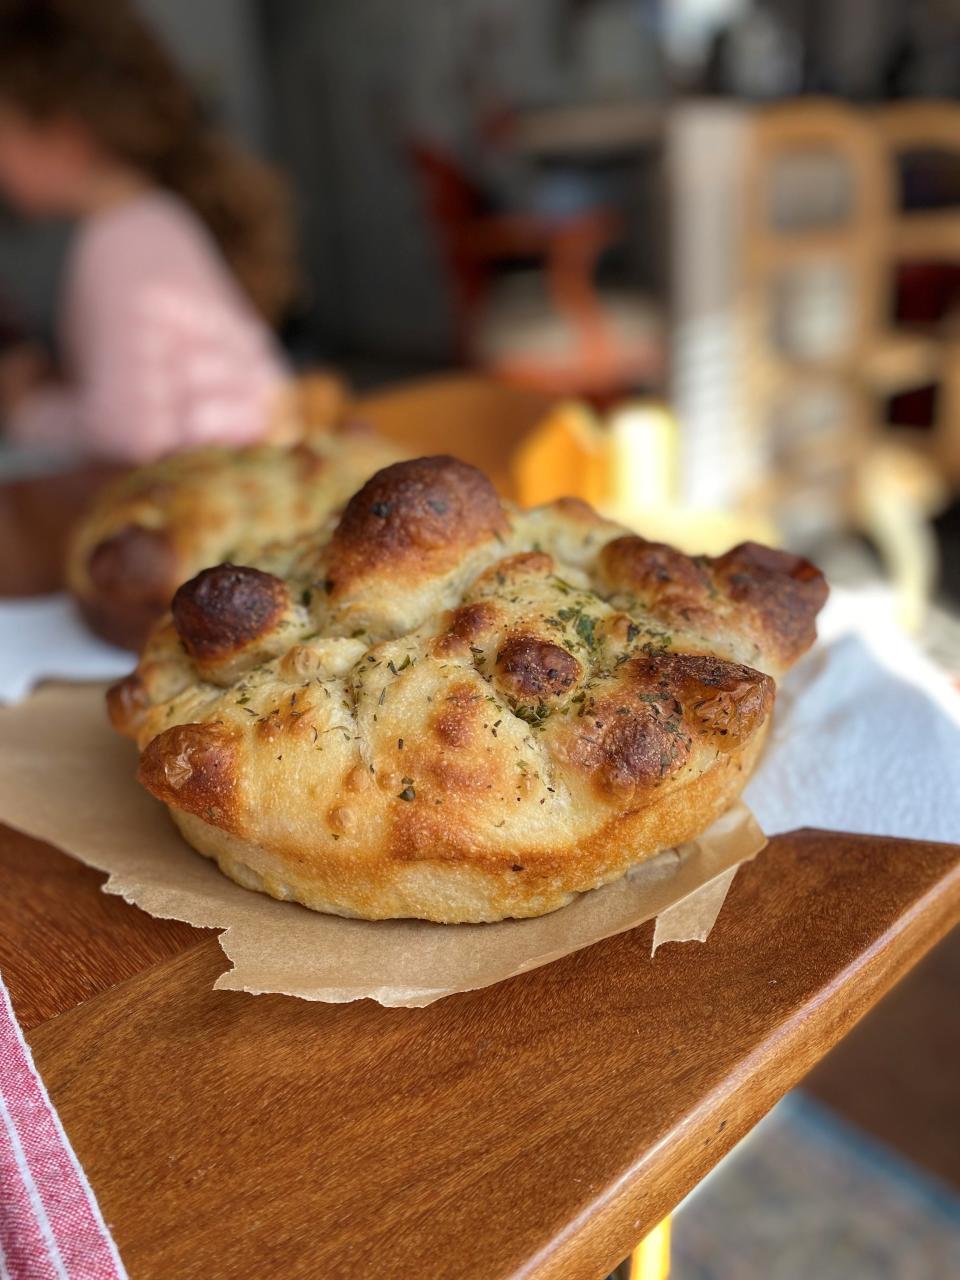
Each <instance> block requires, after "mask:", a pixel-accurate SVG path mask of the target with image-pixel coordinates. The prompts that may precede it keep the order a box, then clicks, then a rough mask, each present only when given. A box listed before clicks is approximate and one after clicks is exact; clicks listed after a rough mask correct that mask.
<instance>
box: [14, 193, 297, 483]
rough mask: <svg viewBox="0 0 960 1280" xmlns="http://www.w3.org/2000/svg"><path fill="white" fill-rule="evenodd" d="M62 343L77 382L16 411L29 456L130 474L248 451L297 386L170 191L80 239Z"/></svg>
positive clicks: (108, 216)
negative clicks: (212, 447) (287, 386)
mask: <svg viewBox="0 0 960 1280" xmlns="http://www.w3.org/2000/svg"><path fill="white" fill-rule="evenodd" d="M61 330H62V332H61V342H62V349H63V357H64V363H65V372H66V375H67V377H68V378H69V379H70V381H69V383H68V384H66V385H65V386H62V387H51V388H44V389H42V390H39V391H37V392H35V393H33V394H32V395H31V396H30V397H29V398H28V399H27V400H25V401H24V402H23V403H22V404H21V405H20V406H19V407H18V409H17V411H16V413H15V414H14V415H13V417H12V421H11V422H10V423H9V428H10V432H11V434H12V436H13V437H14V439H15V440H17V441H18V442H19V443H21V444H25V445H36V446H40V447H53V448H60V449H70V450H72V451H76V452H80V453H84V454H96V455H100V456H105V457H109V458H115V459H120V460H123V461H132V462H142V461H146V460H148V459H151V458H156V457H158V456H160V455H161V454H164V453H169V452H170V451H171V450H174V449H182V448H186V447H189V446H194V445H201V444H213V443H225V444H243V443H246V442H247V441H250V440H255V439H257V438H258V437H259V436H261V435H262V434H263V433H264V432H265V431H266V429H267V426H268V423H269V415H270V410H271V408H272V406H273V405H274V404H275V403H276V401H277V399H278V396H279V392H280V390H281V388H282V387H283V385H284V383H285V381H286V378H287V374H286V370H285V368H284V365H283V362H282V359H281V357H280V355H279V352H278V351H277V349H276V347H275V345H274V342H273V339H272V336H271V334H270V332H269V330H268V329H267V327H266V325H265V324H264V323H263V322H262V321H261V320H260V319H259V317H258V316H257V314H256V313H255V311H254V309H253V307H252V305H251V304H250V303H249V302H248V300H247V299H246V297H245V296H244V295H243V293H242V292H241V289H240V287H239V285H238V284H237V283H236V282H235V281H234V279H233V277H232V276H231V274H230V271H229V269H228V267H227V266H226V264H225V262H224V260H223V258H222V257H221V256H220V253H219V250H218V249H217V247H216V245H215V244H214V242H213V240H212V239H211V237H210V235H209V233H208V232H207V230H206V228H205V227H204V226H203V225H202V223H201V222H200V221H199V219H198V218H197V217H196V215H195V214H194V213H193V212H192V211H191V210H190V209H189V208H188V207H187V206H186V205H185V204H184V203H183V202H182V201H180V200H179V199H177V198H176V197H175V196H173V195H169V194H166V193H164V192H159V191H157V192H151V193H149V194H146V195H143V196H138V197H137V198H136V199H133V200H130V201H128V202H127V203H126V204H123V205H119V206H117V207H116V208H114V209H110V210H107V211H106V212H104V213H101V214H98V215H96V216H95V217H92V218H90V219H88V220H87V221H86V222H85V223H84V224H83V225H82V226H81V228H80V230H79V231H78V233H77V236H76V240H75V242H74V245H73V248H72V251H71V256H70V261H69V266H68V273H67V281H66V286H65V293H64V304H63V310H62V325H61Z"/></svg>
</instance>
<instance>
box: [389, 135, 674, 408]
mask: <svg viewBox="0 0 960 1280" xmlns="http://www.w3.org/2000/svg"><path fill="white" fill-rule="evenodd" d="M411 154H412V157H413V162H414V167H415V170H416V173H417V176H418V178H419V181H420V185H421V188H422V190H423V193H424V197H425V201H426V205H427V208H428V211H429V214H430V218H431V220H432V223H433V227H434V232H435V234H436V238H437V242H438V244H439V246H440V249H441V252H442V254H443V258H444V261H445V264H446V268H447V273H448V277H449V281H450V287H451V290H452V294H453V301H454V314H455V324H456V336H457V346H458V353H459V355H460V358H461V359H463V360H464V361H465V362H466V363H469V364H473V365H476V366H478V367H480V368H483V369H485V370H487V371H488V372H490V373H491V374H493V375H494V376H495V377H498V378H501V379H504V380H506V381H509V382H514V383H518V384H521V385H526V386H529V387H534V388H537V389H539V390H542V391H546V392H549V393H551V394H556V395H585V396H589V397H591V398H594V399H597V400H600V401H609V400H611V399H613V398H614V397H615V396H617V395H618V394H620V393H622V392H623V391H625V390H630V389H635V388H637V387H640V386H643V385H647V384H649V383H651V382H652V381H654V380H656V379H657V378H658V377H659V376H660V375H661V373H662V370H663V357H664V349H663V337H662V333H661V328H660V321H659V316H658V314H657V311H656V309H655V308H654V307H653V306H651V305H650V303H648V302H647V301H646V300H644V299H643V298H640V297H638V296H635V295H632V294H629V293H627V292H623V291H619V290H608V289H601V288H600V287H599V286H598V285H597V282H596V279H595V271H596V266H597V262H598V259H599V257H600V254H601V253H602V252H603V250H604V249H605V248H607V247H608V246H609V245H610V244H612V243H613V242H614V241H615V239H616V237H617V233H618V230H619V227H620V219H619V218H618V217H617V216H616V214H614V213H613V212H611V211H610V210H608V209H602V208H598V209H595V210H590V211H587V212H584V213H582V214H579V215H573V216H570V217H564V218H559V217H547V216H545V215H542V214H524V213H491V212H488V211H486V209H485V207H484V201H483V197H482V193H481V192H480V191H479V189H478V188H477V187H476V186H475V185H474V184H473V183H472V182H471V181H470V179H469V178H468V177H467V176H466V174H465V173H464V172H463V170H462V169H461V167H460V166H459V164H458V163H457V161H456V160H455V159H454V158H453V157H452V156H450V155H449V154H447V153H445V152H443V151H441V150H439V149H437V148H434V147H429V146H426V145H423V144H416V145H414V146H413V147H412V148H411ZM511 262H512V263H514V264H516V263H525V262H535V263H537V264H539V265H538V266H537V268H536V269H533V270H525V271H520V272H517V271H514V272H511V273H509V274H507V275H504V274H503V272H502V268H503V267H504V265H505V264H507V263H511ZM498 268H499V269H500V270H499V271H498Z"/></svg>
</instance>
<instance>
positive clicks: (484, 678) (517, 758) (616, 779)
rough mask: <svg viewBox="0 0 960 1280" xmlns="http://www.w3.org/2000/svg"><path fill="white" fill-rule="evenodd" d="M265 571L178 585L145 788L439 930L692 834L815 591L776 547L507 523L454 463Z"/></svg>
mask: <svg viewBox="0 0 960 1280" xmlns="http://www.w3.org/2000/svg"><path fill="white" fill-rule="evenodd" d="M493 504H495V505H493ZM271 569H272V575H271V574H267V573H264V572H258V571H255V570H247V571H244V572H243V573H239V574H238V571H237V570H236V569H235V568H233V567H230V566H227V567H225V568H221V569H219V570H211V571H208V572H207V573H206V574H202V575H200V577H199V578H198V579H196V580H195V581H194V582H193V583H191V584H188V585H187V586H186V587H184V588H183V589H182V591H181V593H179V596H178V598H179V600H180V602H181V603H180V604H179V605H178V607H177V609H176V610H175V612H174V618H173V621H172V623H171V624H168V625H167V626H166V627H164V628H161V629H160V630H158V631H157V632H156V633H155V635H154V637H153V639H152V641H151V643H150V645H149V646H148V648H147V651H146V652H145V654H144V656H143V658H142V659H141V662H140V665H139V667H138V671H137V674H136V676H134V677H132V678H130V679H128V681H126V682H123V684H122V685H121V686H120V687H119V688H118V689H117V690H116V691H115V692H114V694H113V695H112V700H111V714H112V716H113V719H114V722H115V723H116V724H117V725H118V727H119V728H120V729H121V730H122V731H124V732H128V733H131V734H134V735H135V736H136V737H137V738H138V741H139V742H140V746H141V749H142V751H143V765H142V769H141V779H142V781H143V783H144V785H146V786H147V787H148V789H149V790H151V791H152V792H153V793H154V794H155V795H157V796H158V797H159V798H160V799H162V800H163V801H164V802H165V803H166V804H168V805H169V806H170V807H171V810H172V811H173V813H174V815H175V817H176V819H177V821H178V823H179V824H180V826H181V828H182V829H183V830H184V832H185V833H186V834H187V836H188V838H189V839H190V840H191V841H192V842H193V843H195V844H196V845H197V847H198V848H200V849H201V851H203V852H205V853H207V854H209V855H211V856H214V857H216V858H217V859H218V861H219V862H220V865H221V866H222V867H223V868H224V869H225V870H226V871H227V873H228V874H230V875H232V876H234V877H235V878H236V879H238V880H240V882H241V883H243V884H248V885H250V886H252V887H255V888H259V889H263V890H264V891H266V892H269V893H273V894H274V895H275V896H278V897H285V898H294V899H296V900H298V901H301V902H304V903H306V904H307V905H308V906H312V907H315V908H317V909H321V910H327V911H336V912H340V913H342V914H347V915H351V914H353V915H361V916H368V917H372V918H382V917H386V916H393V915H412V916H422V917H425V918H428V919H433V920H440V921H461V920H477V921H479V920H495V919H500V918H502V917H503V916H505V915H516V916H524V915H536V914H541V913H542V912H545V911H549V910H553V909H555V908H556V907H558V906H561V905H563V904H564V903H565V902H567V901H568V900H569V898H570V896H571V894H573V893H576V892H579V891H581V890H584V889H588V888H591V887H593V886H594V885H597V884H601V883H603V882H604V881H605V880H607V879H610V878H611V877H614V876H616V875H619V874H621V873H622V872H623V871H624V870H625V869H626V868H627V867H628V866H629V865H630V864H631V863H634V862H637V861H640V860H641V859H642V858H644V857H647V856H650V855H651V854H653V853H655V852H657V851H658V850H659V849H661V848H663V847H666V846H668V845H671V844H674V843H676V842H679V841H683V840H686V839H689V838H692V837H693V836H695V835H696V834H698V833H699V832H700V831H702V830H703V829H704V827H705V826H707V825H708V823H709V822H710V821H712V819H713V818H714V817H716V816H717V815H718V814H719V813H720V812H722V810H723V809H724V808H725V807H726V806H727V805H729V803H730V802H731V801H732V800H733V799H734V797H735V796H736V795H737V794H738V793H739V791H740V789H741V788H742V786H743V784H744V782H745V781H746V779H747V777H748V776H749V772H750V769H751V768H752V767H753V763H754V761H755V759H756V756H757V753H758V751H759V747H760V743H761V742H762V740H763V737H764V734H765V732H766V729H767V726H768V724H769V718H770V713H771V710H772V706H773V700H774V679H773V678H774V677H775V676H777V675H779V673H780V672H781V671H782V670H784V669H785V667H786V666H788V665H789V663H790V662H791V661H792V660H793V659H794V658H795V657H796V656H797V655H798V654H799V652H800V651H801V649H802V647H803V646H804V645H805V644H806V643H808V642H809V640H810V639H811V638H812V634H813V619H814V616H815V614H816V611H817V609H818V608H819V605H820V602H821V601H822V598H823V594H824V590H825V589H824V587H823V585H822V579H820V577H819V575H818V574H817V571H816V570H814V569H813V568H812V566H809V565H807V563H806V562H804V561H800V560H798V559H797V558H796V557H791V556H787V555H785V554H783V553H777V552H767V551H766V549H758V548H753V547H747V548H738V549H736V550H735V551H733V552H731V553H729V554H728V555H727V556H725V557H720V558H719V559H717V560H705V559H697V560H693V559H690V558H688V557H686V556H684V555H682V554H681V553H680V552H678V551H676V550H674V549H673V548H670V547H665V546H662V545H660V544H656V543H649V542H646V541H645V540H643V539H641V538H636V537H634V536H633V535H630V534H628V533H627V532H626V531H625V530H624V529H622V528H621V527H619V526H616V525H612V524H610V523H609V522H606V521H603V520H601V519H600V517H598V516H596V515H595V514H594V513H593V512H591V511H590V509H589V508H585V507H584V506H583V505H582V504H579V503H570V502H564V503H557V504H550V505H548V506H547V507H543V508H539V509H537V510H535V511H531V512H516V511H511V510H509V509H506V508H504V507H502V506H501V504H500V503H499V502H496V500H495V499H493V498H492V497H491V492H490V491H489V489H488V486H487V485H486V482H485V481H483V479H482V477H479V474H478V473H476V472H474V471H473V469H472V468H467V467H465V466H464V465H463V464H460V463H455V462H453V461H452V460H450V459H426V460H419V461H418V462H417V463H412V464H407V465H404V466H400V467H391V468H388V469H386V470H385V471H383V472H381V473H380V474H379V475H378V476H377V477H375V479H374V480H373V481H372V482H370V483H369V484H368V485H366V486H365V487H364V488H363V489H362V490H361V491H360V492H359V493H358V494H357V495H356V497H355V498H354V499H353V500H351V502H350V503H349V504H348V507H347V509H346V510H345V512H344V515H343V516H342V518H341V521H340V524H339V526H338V527H337V528H335V529H330V530H327V531H323V532H320V533H318V534H317V535H315V536H314V537H313V538H310V539H307V540H305V541H303V542H301V543H299V544H296V545H294V546H291V547H289V548H287V549H286V550H285V551H284V550H283V549H278V550H277V552H276V555H275V559H274V561H273V563H272V565H271ZM184 646H186V650H187V651H186V652H185V651H184ZM191 655H192V656H191Z"/></svg>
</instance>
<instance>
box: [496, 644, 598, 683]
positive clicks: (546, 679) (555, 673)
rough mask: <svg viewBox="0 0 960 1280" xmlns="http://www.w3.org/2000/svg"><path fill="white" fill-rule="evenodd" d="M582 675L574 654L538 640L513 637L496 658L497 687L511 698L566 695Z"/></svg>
mask: <svg viewBox="0 0 960 1280" xmlns="http://www.w3.org/2000/svg"><path fill="white" fill-rule="evenodd" d="M581 671H582V668H581V666H580V663H579V662H578V661H577V659H576V658H575V657H574V656H573V654H572V653H570V652H568V650H566V649H563V648H561V646H560V645H558V644H553V643H552V642H551V641H550V640H542V639H541V638H540V637H539V636H533V635H515V636H511V637H510V639H509V640H507V642H506V643H505V644H504V646H503V648H502V649H501V650H500V652H499V653H498V654H497V683H498V684H499V686H500V688H501V689H503V691H504V692H505V693H506V694H508V695H509V696H510V697H512V698H518V699H529V698H550V697H556V696H557V695H559V694H563V693H567V692H568V691H569V690H570V689H572V688H573V686H574V685H575V684H576V683H577V680H578V679H579V678H580V674H581Z"/></svg>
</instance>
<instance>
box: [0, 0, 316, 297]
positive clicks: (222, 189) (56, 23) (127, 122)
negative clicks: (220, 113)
mask: <svg viewBox="0 0 960 1280" xmlns="http://www.w3.org/2000/svg"><path fill="white" fill-rule="evenodd" d="M0 99H3V100H6V101H7V102H9V103H11V104H13V105H14V106H15V107H16V108H17V109H18V110H20V111H22V112H23V113H24V114H25V115H27V116H28V117H30V118H32V119H36V120H43V119H51V118H56V117H57V116H61V115H69V116H73V117H75V118H77V119H80V120H82V121H83V122H84V123H85V125H86V126H87V128H89V129H90V131H91V132H92V133H93V135H94V136H95V137H96V138H97V139H98V141H99V142H100V144H101V145H102V146H103V147H105V148H106V149H107V150H109V151H110V152H111V153H113V154H114V155H116V156H117V157H119V158H120V159H122V160H123V161H124V162H126V163H128V164H130V165H132V166H134V167H135V168H137V169H139V170H140V171H141V172H143V173H144V174H146V175H147V176H148V177H149V178H151V179H152V180H153V181H154V182H156V183H157V184H158V185H159V186H161V187H164V188H166V189H167V190H169V191H172V192H174V193H176V194H177V195H178V196H180V197H181V198H182V199H183V200H184V201H185V202H186V203H187V204H188V205H190V206H191V208H192V209H193V210H194V211H195V212H196V214H197V215H198V216H199V217H200V219H201V220H202V221H203V222H204V223H205V224H206V226H207V228H208V229H209V231H210V233H211V234H212V236H213V238H214V239H215V241H216V242H217V244H218V245H219V247H220V251H221V252H222V254H223V256H224V258H225V259H226V261H227V263H228V265H229V266H230V268H231V269H232V271H233V273H234V275H235V276H236V278H237V279H238V281H239V282H240V284H241V286H242V287H243V288H244V289H245V291H246V292H247V294H248V295H249V297H250V299H251V300H252V302H253V303H254V305H255V307H256V308H257V309H258V310H259V311H260V312H261V314H262V315H263V316H264V317H265V318H266V319H267V320H268V321H270V322H275V321H277V320H278V319H279V318H281V317H282V316H283V313H284V312H285V311H286V309H287V308H288V307H289V305H290V303H291V301H292V299H293V298H294V296H295V294H296V292H297V286H298V278H297V271H296V266H295V249H294V236H293V223H292V210H291V203H290V199H289V194H288V191H287V187H286V184H285V183H284V181H283V180H282V179H281V178H280V176H279V175H278V174H276V173H275V172H274V171H273V170H272V169H270V168H269V167H268V166H267V165H266V164H264V163H263V162H261V161H260V160H258V159H256V158H255V157H254V156H252V155H250V154H248V153H247V152H246V151H244V150H242V149H241V148H240V147H238V146H236V145H235V144H234V143H233V142H232V141H231V140H230V139H229V138H228V137H227V136H226V135H225V134H224V133H223V132H222V131H221V130H219V129H217V128H214V127H212V126H211V125H210V124H209V123H208V122H207V121H206V120H205V118H204V113H203V110H202V108H201V105H200V103H199V101H198V99H197V96H196V95H195V93H194V92H193V91H192V89H191V88H190V86H189V84H188V83H187V81H186V79H185V78H184V76H183V75H182V74H181V73H180V71H179V70H178V68H177V67H176V65H175V64H174V62H173V60H172V59H171V57H170V55H169V54H168V52H167V50H166V49H165V48H164V46H163V44H162V43H161V41H160V40H159V39H158V38H157V37H156V36H155V35H154V33H153V32H152V31H151V30H150V28H149V27H148V26H147V24H146V23H145V22H144V21H143V19H142V18H141V17H140V15H139V14H138V13H136V12H135V10H134V9H133V7H132V5H131V4H130V3H129V0H0Z"/></svg>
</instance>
